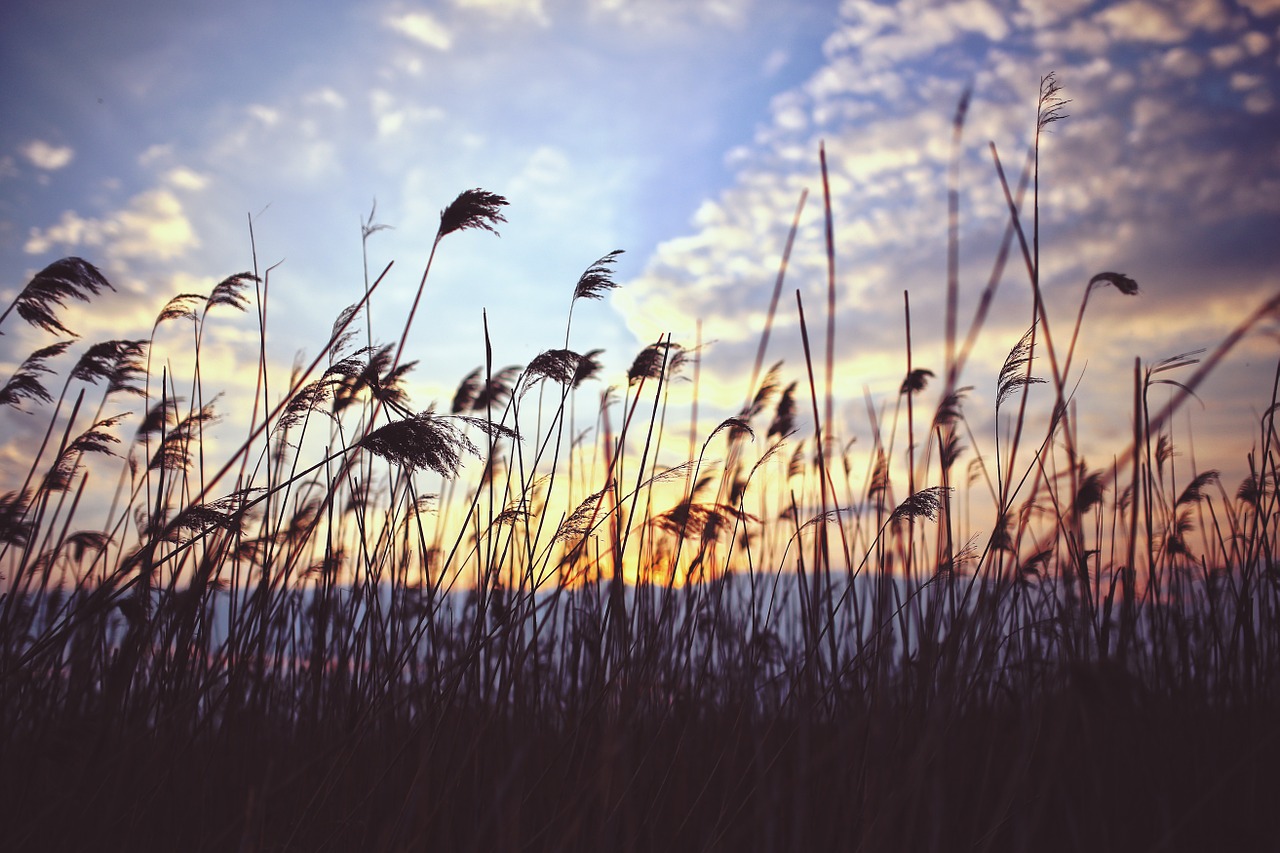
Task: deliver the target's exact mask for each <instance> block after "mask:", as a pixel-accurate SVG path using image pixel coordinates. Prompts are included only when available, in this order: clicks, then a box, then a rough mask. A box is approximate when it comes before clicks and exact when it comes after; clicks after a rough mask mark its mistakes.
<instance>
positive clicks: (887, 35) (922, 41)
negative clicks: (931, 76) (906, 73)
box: [824, 0, 1009, 70]
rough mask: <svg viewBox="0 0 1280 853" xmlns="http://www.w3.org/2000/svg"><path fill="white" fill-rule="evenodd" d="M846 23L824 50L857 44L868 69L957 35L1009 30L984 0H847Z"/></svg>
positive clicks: (993, 37)
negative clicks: (884, 0) (885, 0)
mask: <svg viewBox="0 0 1280 853" xmlns="http://www.w3.org/2000/svg"><path fill="white" fill-rule="evenodd" d="M840 12H841V16H842V17H843V19H844V20H845V22H846V23H845V25H844V26H842V27H841V28H840V29H839V30H837V32H835V33H834V34H833V35H832V36H831V37H830V38H828V40H827V43H826V45H825V46H824V49H825V50H826V52H827V54H828V55H829V56H835V55H838V54H840V53H843V52H846V51H849V50H856V51H857V52H858V53H859V54H860V55H861V61H862V62H863V63H865V64H866V66H867V67H868V69H869V70H878V69H881V68H886V67H889V66H892V65H893V64H894V63H898V62H902V61H905V60H910V59H914V58H918V57H922V56H926V55H928V54H929V53H930V52H932V51H934V50H936V49H938V48H939V47H941V46H943V45H946V44H950V43H951V42H953V41H955V40H956V39H957V38H959V37H960V36H962V35H969V34H973V35H981V36H984V37H985V38H987V39H988V40H990V41H999V40H1000V39H1003V38H1004V37H1005V36H1006V35H1008V33H1009V22H1008V18H1007V16H1006V15H1005V14H1004V13H1003V12H1001V11H1000V10H999V9H998V8H997V7H996V6H994V5H993V4H992V3H990V2H988V0H959V2H954V3H944V4H934V3H933V2H932V0H905V2H902V3H898V4H894V5H892V6H885V5H883V4H880V3H877V2H875V0H846V2H844V3H843V4H841V7H840Z"/></svg>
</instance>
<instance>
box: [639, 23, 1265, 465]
mask: <svg viewBox="0 0 1280 853" xmlns="http://www.w3.org/2000/svg"><path fill="white" fill-rule="evenodd" d="M1023 7H1024V9H1023V12H1021V13H1018V14H1013V15H1010V16H1009V17H1008V18H1005V19H1001V20H997V18H996V17H992V12H993V11H994V7H993V6H992V5H991V4H987V3H971V4H963V5H958V4H951V3H930V2H920V1H919V0H917V2H904V3H900V4H882V3H876V2H871V0H846V2H845V3H843V4H842V6H841V14H842V23H841V25H840V27H839V28H838V29H837V31H836V32H834V33H833V34H831V35H830V36H829V37H828V38H827V40H826V42H825V45H824V50H825V56H826V61H825V64H824V66H823V67H822V68H820V69H818V70H817V71H815V72H814V73H813V74H812V76H811V77H810V78H809V79H808V80H807V81H805V82H804V83H802V84H801V85H799V86H797V87H795V88H793V89H790V90H787V91H784V92H781V93H779V94H778V95H776V96H775V97H774V98H773V99H772V100H771V105H770V106H771V108H770V112H769V114H768V116H767V118H766V120H765V121H764V122H762V124H761V125H760V127H759V128H758V130H757V132H756V133H755V136H754V139H753V140H751V141H750V142H744V143H743V144H739V145H737V146H734V147H733V149H732V150H731V151H730V153H729V155H728V156H726V158H725V163H726V166H727V167H728V168H729V169H731V170H732V171H733V173H734V179H733V182H732V184H731V185H730V186H729V187H728V188H726V189H725V190H723V191H722V192H720V193H718V194H717V195H715V196H714V197H712V198H710V199H708V200H707V201H706V202H705V203H704V204H703V205H702V206H701V207H700V208H699V209H698V211H697V213H696V214H695V215H694V216H693V217H692V218H691V220H690V222H689V224H688V227H687V228H686V229H684V231H683V233H680V234H678V235H676V236H673V237H671V238H670V239H668V240H667V241H665V242H663V243H662V244H661V245H660V246H659V247H658V249H657V251H656V252H655V253H654V254H653V255H652V257H651V258H650V260H649V262H648V264H647V265H646V267H645V268H644V270H643V271H642V272H641V273H640V274H639V275H638V276H636V277H635V278H634V279H633V280H632V281H629V282H627V283H626V284H625V286H624V287H623V288H622V290H620V291H619V292H618V294H617V296H616V297H615V303H616V304H617V305H618V306H619V307H620V308H621V309H622V310H623V311H624V313H625V316H626V318H627V322H628V324H629V326H630V328H631V329H632V331H633V333H634V334H635V335H636V337H637V338H639V339H641V340H652V339H654V338H656V336H657V335H658V334H660V333H662V332H664V331H671V332H673V333H675V335H676V339H677V340H678V341H681V342H691V339H692V335H693V334H694V327H695V323H696V322H697V321H698V320H701V324H702V325H701V328H702V334H703V339H704V340H714V341H715V342H716V343H715V344H714V345H712V346H711V347H709V348H708V350H707V351H706V353H705V356H704V360H703V379H704V387H710V388H713V389H716V391H717V393H718V392H719V391H721V390H723V389H733V393H730V392H727V391H726V392H725V395H726V399H727V400H728V401H729V403H726V405H728V404H731V401H732V398H734V397H736V396H738V395H740V394H741V393H742V392H743V391H744V390H745V388H744V386H745V381H746V379H745V375H746V372H747V371H748V370H749V368H750V365H751V364H752V362H753V360H754V351H755V347H756V345H757V342H758V341H759V339H760V335H761V332H762V331H763V329H764V328H765V324H766V318H767V312H768V305H769V301H770V297H771V295H772V288H773V283H774V280H775V277H776V275H777V270H778V264H779V261H780V258H781V254H782V247H783V244H784V242H785V238H786V232H787V227H788V225H789V222H790V217H791V213H792V211H793V210H794V208H795V205H796V200H797V198H798V196H799V195H800V192H801V190H802V189H803V188H805V187H807V188H809V190H810V196H809V200H808V204H807V207H806V210H805V213H804V215H803V217H802V219H801V226H800V230H799V233H798V236H797V240H796V243H795V248H794V252H793V254H792V257H791V261H790V265H789V268H788V270H787V277H786V285H785V288H784V290H783V292H782V297H783V298H782V301H781V302H780V304H779V307H778V313H777V314H776V316H775V317H774V319H773V325H772V337H771V341H770V347H771V350H770V353H769V355H768V359H769V360H770V361H772V360H774V359H775V358H785V360H786V364H787V366H788V368H787V369H790V370H792V371H793V372H794V371H796V370H797V369H799V370H801V371H802V370H803V363H804V362H803V353H802V352H801V349H800V346H799V328H798V318H797V306H796V300H795V295H796V291H797V290H799V291H800V296H801V298H802V299H803V303H804V308H805V312H806V315H807V325H808V333H809V336H810V339H811V344H812V347H813V349H814V358H815V359H819V358H820V357H821V356H820V355H819V353H820V352H821V351H822V348H823V347H824V346H825V339H824V338H825V328H824V321H825V316H824V308H825V303H826V257H825V245H824V240H823V210H822V180H821V176H820V174H819V173H818V169H817V159H818V156H817V155H818V145H819V142H820V141H825V145H826V153H827V160H828V166H829V183H830V186H831V191H832V213H833V221H834V236H835V246H836V268H837V294H836V318H837V322H836V338H837V355H836V362H837V363H836V374H837V376H838V377H845V379H844V380H842V381H841V382H840V383H839V385H840V387H838V388H837V394H841V395H847V396H850V397H853V398H857V397H858V395H859V394H860V389H861V388H862V387H863V386H864V384H865V385H866V386H868V387H871V388H873V389H874V388H886V387H888V388H892V387H896V380H895V373H897V379H899V380H900V378H901V370H902V369H903V368H902V364H903V353H904V346H905V340H904V334H903V329H902V326H903V317H902V311H903V291H904V290H907V291H909V292H910V296H911V304H912V314H913V350H914V353H915V356H916V360H915V363H916V364H917V365H925V366H930V367H933V368H935V369H936V368H937V367H938V366H939V365H940V364H941V361H942V339H941V331H942V330H941V325H942V317H941V308H940V305H941V302H942V293H943V287H944V283H945V280H946V279H945V276H946V251H945V248H946V242H945V241H946V187H947V162H948V158H949V154H950V136H951V117H952V112H953V111H954V107H955V101H956V99H957V98H958V97H959V95H960V91H961V90H962V88H963V86H964V82H965V81H966V80H972V81H973V86H974V98H973V102H972V104H971V107H970V110H969V114H968V123H967V125H966V127H965V133H964V139H963V149H962V159H961V172H960V174H961V182H962V183H961V198H962V202H961V250H960V264H961V266H960V276H961V287H962V289H961V311H960V322H961V323H962V324H965V323H967V322H968V320H969V318H971V317H972V316H973V311H974V308H975V307H976V296H977V292H978V291H979V290H980V289H981V286H982V284H983V283H984V282H985V281H986V279H987V277H988V276H989V275H990V274H991V269H992V262H993V259H994V257H995V254H996V248H997V246H998V245H999V240H1000V238H1001V236H1002V233H1003V229H1004V225H1005V222H1006V220H1007V217H1008V214H1007V205H1006V203H1005V200H1004V197H1003V194H1002V191H1001V190H1000V187H999V183H998V182H997V180H996V178H995V175H994V172H993V164H992V157H991V154H990V151H989V150H988V147H987V142H988V140H991V141H994V142H995V143H996V145H997V150H998V151H999V152H1000V155H1001V157H1002V161H1003V166H1004V169H1005V172H1006V174H1007V175H1008V178H1009V180H1010V181H1011V182H1015V181H1016V180H1017V176H1018V172H1019V171H1020V167H1021V162H1022V154H1023V152H1024V151H1025V147H1026V145H1027V142H1028V140H1029V138H1030V137H1031V134H1032V132H1033V130H1034V106H1035V97H1036V93H1037V86H1036V84H1037V81H1038V80H1039V79H1040V76H1041V74H1043V73H1044V71H1045V69H1046V68H1056V69H1057V70H1058V72H1059V75H1058V76H1059V79H1060V80H1061V81H1062V82H1063V83H1064V85H1065V86H1066V87H1067V88H1066V91H1065V92H1064V94H1065V96H1066V97H1069V98H1071V99H1072V100H1073V102H1072V103H1071V105H1070V107H1069V108H1068V112H1070V114H1071V116H1070V118H1068V119H1067V120H1066V121H1065V122H1063V123H1062V124H1058V125H1054V126H1053V127H1052V128H1051V131H1052V132H1050V133H1048V134H1047V135H1045V136H1044V138H1043V140H1042V152H1041V155H1042V156H1041V184H1040V227H1041V237H1042V249H1043V254H1042V257H1041V280H1042V284H1043V285H1044V287H1045V292H1046V299H1047V300H1048V302H1049V304H1050V309H1051V317H1054V318H1057V320H1058V321H1057V324H1056V325H1054V332H1055V333H1056V334H1062V329H1061V328H1060V327H1061V326H1064V325H1066V327H1067V331H1068V332H1069V329H1070V326H1069V319H1070V318H1071V317H1072V316H1074V313H1073V312H1074V311H1075V310H1076V308H1077V307H1078V305H1079V299H1080V296H1081V294H1082V292H1083V291H1082V289H1083V286H1084V283H1085V282H1087V281H1088V280H1089V278H1090V276H1092V275H1093V274H1094V273H1096V272H1099V271H1101V270H1105V269H1119V270H1122V271H1126V272H1127V273H1129V274H1131V275H1134V276H1135V277H1137V278H1138V279H1139V281H1140V282H1141V283H1142V284H1143V287H1144V290H1145V291H1146V295H1145V296H1143V297H1142V298H1141V299H1139V300H1132V301H1130V300H1127V299H1108V300H1106V301H1103V300H1102V299H1099V301H1098V302H1097V303H1096V305H1095V304H1094V303H1092V302H1091V303H1090V305H1091V307H1090V312H1091V314H1090V317H1089V318H1087V325H1088V331H1087V332H1086V333H1085V336H1084V337H1083V338H1082V350H1081V354H1082V356H1084V355H1085V354H1087V358H1082V359H1081V360H1079V361H1077V364H1084V363H1086V362H1092V363H1094V364H1124V363H1128V364H1132V362H1133V359H1134V357H1135V356H1138V357H1142V358H1144V359H1153V358H1155V359H1158V358H1160V357H1163V356H1165V355H1168V354H1170V353H1169V352H1168V351H1167V349H1166V348H1167V347H1169V346H1177V345H1179V343H1177V342H1182V343H1186V344H1187V346H1188V347H1190V346H1201V345H1204V346H1212V345H1214V344H1216V343H1217V341H1218V340H1220V339H1221V337H1222V336H1223V335H1225V334H1226V333H1227V331H1228V330H1229V329H1230V328H1231V326H1232V325H1234V323H1235V322H1238V320H1239V319H1240V318H1241V317H1242V316H1243V314H1244V312H1245V311H1246V310H1247V307H1249V306H1252V305H1254V304H1257V303H1258V302H1259V301H1260V300H1261V298H1262V296H1263V295H1265V294H1266V292H1267V290H1268V288H1273V287H1274V285H1273V284H1267V283H1266V279H1265V277H1263V276H1259V275H1257V274H1256V270H1257V269H1259V268H1263V269H1267V268H1274V265H1275V264H1276V263H1280V255H1277V249H1276V248H1275V247H1274V244H1273V243H1270V242H1268V241H1266V240H1265V239H1264V238H1262V236H1261V235H1262V234H1263V233H1265V230H1266V228H1267V227H1270V226H1269V225H1268V223H1270V224H1274V223H1276V222H1277V221H1278V220H1280V165H1278V164H1280V138H1278V136H1277V132H1276V128H1275V126H1274V120H1273V119H1271V117H1270V116H1271V115H1272V114H1271V113H1270V111H1271V110H1273V109H1274V104H1273V101H1274V98H1273V97H1272V95H1271V90H1270V85H1271V84H1272V81H1273V80H1274V72H1273V71H1269V70H1267V69H1266V68H1264V67H1262V66H1260V65H1258V67H1254V66H1255V65H1257V63H1253V64H1250V65H1249V66H1238V68H1239V69H1240V70H1239V71H1238V72H1237V73H1235V74H1234V75H1233V74H1230V73H1229V74H1227V75H1226V79H1224V75H1222V74H1221V73H1220V72H1219V71H1217V70H1215V67H1214V65H1217V64H1219V62H1220V60H1221V59H1222V58H1223V57H1222V55H1221V54H1220V53H1218V54H1215V53H1214V51H1215V50H1217V51H1221V50H1222V49H1225V48H1227V47H1230V48H1231V50H1232V51H1233V54H1238V56H1237V57H1235V58H1234V59H1233V62H1237V63H1238V62H1242V61H1244V60H1245V59H1246V58H1247V57H1251V56H1252V57H1260V56H1265V54H1266V52H1267V51H1269V50H1270V49H1271V39H1270V38H1268V37H1267V36H1265V35H1263V34H1262V33H1260V32H1257V31H1252V32H1243V33H1242V32H1241V31H1240V30H1239V29H1238V26H1242V24H1240V23H1239V22H1237V24H1236V25H1231V26H1228V24H1229V23H1230V22H1229V21H1228V20H1227V18H1224V17H1223V16H1222V15H1221V14H1218V11H1215V10H1218V9H1219V7H1218V6H1217V5H1216V4H1213V3H1206V2H1200V0H1194V2H1183V3H1181V4H1179V6H1178V7H1177V14H1176V15H1175V14H1172V13H1169V12H1167V11H1165V8H1163V7H1161V6H1158V5H1156V4H1153V3H1146V2H1127V3H1123V4H1119V5H1113V6H1110V7H1109V8H1108V9H1107V10H1106V11H1104V12H1103V13H1102V14H1099V15H1095V14H1094V13H1093V12H1092V9H1093V4H1090V3H1084V2H1081V3H1076V4H1075V5H1074V6H1071V7H1068V6H1065V5H1061V4H1052V3H1047V2H1030V0H1028V2H1024V3H1023ZM957 10H958V11H957ZM1219 11H1220V10H1219ZM1238 17H1239V16H1237V18H1238ZM1193 28H1194V29H1196V30H1197V31H1198V32H1199V33H1202V34H1204V35H1202V36H1199V37H1198V38H1199V39H1200V40H1199V41H1196V42H1195V43H1194V45H1193V44H1184V43H1183V42H1184V41H1187V40H1188V39H1189V38H1190V36H1191V34H1192V31H1193ZM1210 62H1212V63H1213V65H1211V64H1210ZM1246 68H1247V70H1246ZM1233 70H1235V69H1233ZM1224 92H1225V93H1226V94H1227V97H1225V98H1224ZM1232 97H1234V98H1235V100H1234V102H1233V101H1232V99H1231V98H1232ZM1025 211H1026V208H1025V207H1024V216H1029V215H1030V214H1029V213H1027V212H1025ZM1024 221H1026V220H1024ZM1024 266H1025V265H1024V263H1023V261H1022V259H1021V258H1020V255H1019V250H1018V248H1017V245H1016V243H1015V245H1014V249H1013V255H1012V256H1011V257H1010V259H1009V262H1008V266H1007V267H1006V271H1005V278H1007V279H1008V280H1009V282H1010V283H1006V284H1004V285H1002V287H1003V290H1002V292H1001V294H1000V295H998V297H997V302H996V303H995V307H994V308H993V310H992V313H991V315H990V316H989V318H988V321H987V325H986V328H985V331H984V333H983V337H982V338H980V340H979V349H978V350H977V351H976V352H975V354H974V356H973V359H972V360H971V363H970V367H969V369H968V370H967V372H966V376H965V377H964V380H965V381H985V380H987V379H988V378H989V377H990V376H993V375H994V373H995V372H998V370H999V367H1000V362H1001V359H1002V358H1003V356H1004V353H1005V352H1007V350H1008V346H1009V345H1011V344H1012V343H1013V342H1015V341H1016V340H1017V339H1018V337H1019V336H1020V335H1021V333H1022V331H1025V327H1026V321H1027V316H1028V313H1029V300H1028V296H1027V292H1028V288H1027V287H1026V273H1025V269H1024ZM1251 271H1252V272H1251ZM1207 279H1212V280H1213V281H1214V286H1213V289H1212V291H1210V292H1206V290H1205V288H1204V282H1205V281H1206V280H1207ZM1064 318H1066V319H1064ZM1175 326H1176V327H1177V328H1178V329H1180V330H1181V334H1179V335H1178V336H1177V337H1176V338H1175V341H1177V342H1175V343H1172V344H1171V343H1170V335H1169V333H1168V329H1171V328H1174V327H1175ZM962 329H963V325H962ZM996 344H1003V346H1004V349H1003V350H1000V347H999V346H998V345H996ZM1060 345H1061V344H1060ZM1184 348H1185V347H1184ZM797 365H799V368H797ZM1045 369H1046V370H1047V367H1046V368H1045ZM1118 375H1119V374H1118V373H1116V374H1113V373H1111V372H1108V371H1106V370H1102V371H1099V370H1098V369H1097V368H1096V367H1095V368H1093V369H1092V370H1091V372H1090V376H1089V377H1088V378H1087V383H1086V384H1088V385H1089V386H1090V390H1089V392H1088V393H1091V394H1096V395H1098V396H1097V397H1096V398H1095V399H1106V395H1108V394H1111V393H1118V394H1123V393H1125V392H1124V389H1123V388H1122V387H1120V386H1121V385H1122V384H1123V381H1122V380H1121V379H1117V378H1116V377H1117V376H1118ZM886 383H887V384H886ZM1084 393H1085V392H1084V391H1083V390H1082V395H1083V394H1084ZM1129 393H1130V394H1131V391H1130V392H1129ZM1081 399H1082V402H1081V406H1082V408H1084V407H1085V406H1087V405H1088V404H1087V403H1086V402H1085V400H1086V399H1088V398H1086V397H1084V396H1082V398H1081ZM1250 402H1253V401H1250ZM1232 405H1237V404H1232ZM1095 414H1096V417H1094V418H1093V421H1092V422H1091V423H1092V426H1093V427H1096V428H1097V429H1100V430H1110V431H1111V434H1114V435H1118V436H1120V437H1121V438H1123V435H1124V429H1125V427H1124V424H1123V423H1122V421H1123V414H1122V413H1116V414H1115V417H1112V416H1111V412H1110V410H1107V411H1101V412H1097V413H1095ZM1106 446H1107V447H1110V445H1106ZM1237 449H1238V448H1237ZM1108 452H1109V451H1108ZM1202 461H1203V460H1202ZM1224 461H1225V462H1227V463H1228V464H1230V463H1238V462H1239V460H1238V459H1228V460H1224Z"/></svg>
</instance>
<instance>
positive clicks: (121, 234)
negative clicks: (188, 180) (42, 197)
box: [23, 189, 200, 261]
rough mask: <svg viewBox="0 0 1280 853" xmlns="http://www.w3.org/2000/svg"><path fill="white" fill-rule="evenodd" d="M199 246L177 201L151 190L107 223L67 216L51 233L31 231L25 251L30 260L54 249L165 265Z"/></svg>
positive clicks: (72, 213)
mask: <svg viewBox="0 0 1280 853" xmlns="http://www.w3.org/2000/svg"><path fill="white" fill-rule="evenodd" d="M199 245H200V240H199V238H198V237H197V236H196V233H195V230H194V229H193V228H192V226H191V221H190V220H189V219H188V218H187V215H186V213H185V211H184V210H183V208H182V202H181V201H180V200H179V199H178V197H177V196H175V195H174V194H173V193H172V192H171V191H169V190H167V189H152V190H147V191H146V192H143V193H140V194H138V195H136V196H134V197H133V198H131V199H130V200H129V202H128V203H127V204H126V205H125V207H123V208H121V209H120V210H117V211H115V212H113V213H110V214H107V215H106V216H103V217H97V218H86V217H83V216H81V215H79V214H78V213H76V212H75V211H73V210H68V211H64V212H63V214H62V216H61V217H60V218H59V220H58V221H57V222H56V223H54V224H53V225H50V226H49V227H48V228H32V229H31V231H30V234H29V236H28V238H27V242H26V245H25V246H24V247H23V248H24V250H25V251H26V252H27V253H28V254H32V255H42V254H45V253H46V252H49V251H50V250H52V249H54V248H55V247H57V248H58V250H59V251H66V250H70V249H76V248H80V247H90V248H94V249H99V250H101V252H102V253H103V255H104V256H105V257H107V258H109V259H112V260H131V259H149V260H157V261H165V260H171V259H174V258H177V257H180V256H182V255H184V254H185V253H187V252H188V251H190V250H191V249H194V248H197V247H198V246H199Z"/></svg>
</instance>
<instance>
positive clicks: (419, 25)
mask: <svg viewBox="0 0 1280 853" xmlns="http://www.w3.org/2000/svg"><path fill="white" fill-rule="evenodd" d="M385 22H386V25H387V26H389V27H391V29H393V30H395V31H396V32H398V33H400V34H401V35H403V36H405V37H406V38H410V39H412V40H414V41H416V42H418V43H419V44H424V45H426V46H427V47H430V48H435V49H436V50H448V49H449V48H450V47H452V46H453V34H452V33H451V32H450V31H449V30H448V29H447V28H446V27H445V26H444V24H442V23H440V22H439V21H438V20H436V19H435V18H434V17H432V16H431V15H429V14H427V13H426V12H405V13H404V14H401V15H391V16H389V17H387V18H386V21H385Z"/></svg>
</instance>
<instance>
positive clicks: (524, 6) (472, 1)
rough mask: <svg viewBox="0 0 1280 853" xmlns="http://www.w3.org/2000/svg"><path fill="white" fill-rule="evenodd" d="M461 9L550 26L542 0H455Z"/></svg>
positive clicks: (502, 18) (508, 19)
mask: <svg viewBox="0 0 1280 853" xmlns="http://www.w3.org/2000/svg"><path fill="white" fill-rule="evenodd" d="M454 3H455V4H456V5H457V6H458V8H460V9H469V10H475V11H478V12H482V13H484V14H487V15H489V16H491V17H494V18H498V19H501V20H506V21H532V22H534V23H536V24H539V25H540V26H544V27H545V26H548V25H549V24H550V23H551V19H550V18H549V17H548V16H547V10H546V7H545V6H544V4H543V2H542V0H454Z"/></svg>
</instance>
